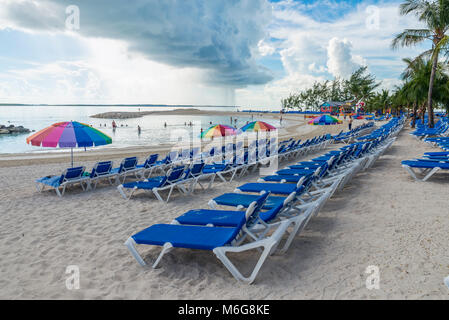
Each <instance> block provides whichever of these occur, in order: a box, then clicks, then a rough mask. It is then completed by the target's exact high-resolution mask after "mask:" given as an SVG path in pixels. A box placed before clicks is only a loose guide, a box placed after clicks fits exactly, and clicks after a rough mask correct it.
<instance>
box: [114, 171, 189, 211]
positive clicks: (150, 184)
mask: <svg viewBox="0 0 449 320" xmlns="http://www.w3.org/2000/svg"><path fill="white" fill-rule="evenodd" d="M184 175H185V172H184V166H180V167H176V168H172V169H169V170H168V171H167V174H166V175H165V176H159V177H153V178H149V179H146V180H144V181H136V182H130V183H124V184H121V185H119V186H118V187H117V190H118V191H119V192H120V194H121V195H122V196H123V198H125V199H127V200H129V199H131V197H132V195H133V194H134V192H135V191H137V190H145V191H148V192H151V193H153V194H154V195H155V197H156V198H157V199H158V200H159V201H161V202H168V200H169V199H170V196H171V194H172V192H173V189H174V188H175V187H177V188H178V189H180V190H181V191H182V192H184V193H187V190H185V189H184V187H183V186H182V185H180V184H178V182H179V181H181V180H182V179H183V177H184ZM125 189H131V193H130V194H129V196H127V195H126V193H125ZM163 190H169V193H168V196H167V199H166V200H164V199H163V198H162V196H161V195H160V194H159V192H160V191H163Z"/></svg>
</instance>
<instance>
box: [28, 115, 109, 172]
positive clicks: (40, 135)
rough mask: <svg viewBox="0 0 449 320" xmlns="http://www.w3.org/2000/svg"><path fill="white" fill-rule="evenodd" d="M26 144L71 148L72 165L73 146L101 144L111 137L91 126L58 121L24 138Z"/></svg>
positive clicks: (106, 142) (107, 142)
mask: <svg viewBox="0 0 449 320" xmlns="http://www.w3.org/2000/svg"><path fill="white" fill-rule="evenodd" d="M26 141H27V143H28V144H31V145H32V146H37V147H40V146H42V147H51V148H57V147H59V148H71V151H72V167H73V148H76V147H93V146H102V145H105V144H110V143H112V139H111V137H109V136H108V135H106V134H104V133H103V132H101V131H99V130H97V129H95V128H92V127H91V126H89V125H87V124H84V123H80V122H76V121H68V122H58V123H54V124H52V125H51V126H49V127H47V128H45V129H42V130H40V131H38V132H36V133H35V134H33V135H31V136H29V137H28V138H27V139H26Z"/></svg>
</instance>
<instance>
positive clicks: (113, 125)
mask: <svg viewBox="0 0 449 320" xmlns="http://www.w3.org/2000/svg"><path fill="white" fill-rule="evenodd" d="M253 117H254V116H253V115H252V116H251V118H253ZM230 120H231V125H232V124H233V123H234V124H235V125H237V118H232V116H231V117H230ZM279 121H280V123H281V124H282V116H281V117H280V120H279ZM351 122H352V121H351ZM248 123H249V121H246V124H248ZM209 124H210V125H212V121H210V122H209ZM111 125H112V131H114V132H115V130H116V129H117V127H118V126H117V123H116V122H115V120H112V124H111ZM120 126H121V127H123V124H121V125H120ZM127 126H128V125H127V124H125V127H127ZM184 126H189V127H192V126H193V123H192V121H190V122H188V123H187V122H184ZM100 127H102V124H101V123H100ZM104 127H105V128H106V123H105V124H104ZM164 128H167V122H164ZM141 133H142V128H141V127H140V125H137V134H138V135H140V134H141ZM201 133H203V128H201Z"/></svg>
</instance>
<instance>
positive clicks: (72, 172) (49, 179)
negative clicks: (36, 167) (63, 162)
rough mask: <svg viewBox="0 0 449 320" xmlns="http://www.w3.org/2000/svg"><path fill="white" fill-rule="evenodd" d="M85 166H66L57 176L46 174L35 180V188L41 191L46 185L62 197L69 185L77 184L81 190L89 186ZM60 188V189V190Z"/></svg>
mask: <svg viewBox="0 0 449 320" xmlns="http://www.w3.org/2000/svg"><path fill="white" fill-rule="evenodd" d="M84 170H85V167H75V168H68V169H66V170H64V172H63V173H62V174H61V175H59V176H46V177H42V178H39V179H37V180H36V189H37V191H39V192H42V191H43V190H44V189H45V187H46V186H48V187H51V188H53V189H54V190H55V191H56V194H57V195H58V196H59V197H62V196H63V195H64V193H65V190H66V188H67V187H68V186H69V185H75V184H79V185H80V186H81V188H82V189H83V191H85V190H87V188H88V186H89V177H88V176H85V175H84ZM60 189H62V190H60Z"/></svg>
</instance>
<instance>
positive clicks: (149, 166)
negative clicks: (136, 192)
mask: <svg viewBox="0 0 449 320" xmlns="http://www.w3.org/2000/svg"><path fill="white" fill-rule="evenodd" d="M158 157H159V154H157V153H155V154H152V155H150V156H148V158H146V159H145V162H144V163H142V164H138V165H137V166H136V168H138V169H140V171H139V172H138V175H139V178H141V179H143V178H147V177H150V176H151V174H152V173H153V170H154V169H155V168H157V167H158V163H157V158H158Z"/></svg>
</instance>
